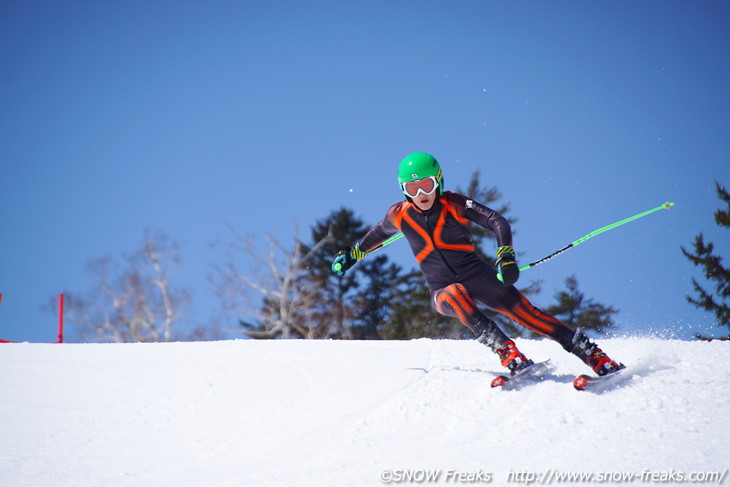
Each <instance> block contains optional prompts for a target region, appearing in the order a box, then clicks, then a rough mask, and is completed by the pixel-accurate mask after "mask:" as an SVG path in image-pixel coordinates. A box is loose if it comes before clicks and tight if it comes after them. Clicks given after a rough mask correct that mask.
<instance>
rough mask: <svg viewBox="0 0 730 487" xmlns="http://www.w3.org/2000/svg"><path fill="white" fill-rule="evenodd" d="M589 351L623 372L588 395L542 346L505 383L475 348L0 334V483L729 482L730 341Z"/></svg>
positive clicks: (644, 342)
mask: <svg viewBox="0 0 730 487" xmlns="http://www.w3.org/2000/svg"><path fill="white" fill-rule="evenodd" d="M600 344H601V346H602V348H603V349H604V350H606V351H607V352H609V354H610V355H611V356H612V357H614V358H615V359H617V360H620V361H622V362H624V363H625V364H627V365H628V366H629V370H627V372H626V373H625V374H624V375H625V377H622V378H620V379H619V380H618V381H616V382H615V383H614V384H612V385H611V386H610V387H609V388H608V389H607V390H605V391H602V392H600V393H592V392H578V391H575V390H574V389H573V387H572V384H571V382H572V380H573V378H574V377H575V376H576V375H577V374H581V373H586V372H587V370H588V369H587V368H586V367H585V366H584V365H582V364H581V363H580V362H579V361H578V360H577V359H576V358H575V357H573V356H571V355H569V354H567V353H565V352H564V351H563V350H562V349H561V348H560V347H559V346H558V345H557V344H555V343H553V342H550V341H546V340H540V341H536V340H520V341H519V343H518V345H519V346H520V348H521V350H522V351H523V352H524V353H525V354H526V355H528V356H529V357H531V358H533V359H534V360H543V359H546V358H551V359H552V364H553V368H552V370H550V371H549V372H548V373H547V374H546V376H545V380H543V381H541V382H536V383H530V384H526V385H525V386H523V387H521V388H520V389H519V390H515V391H505V390H498V389H496V390H493V389H491V388H490V387H489V383H490V381H491V379H492V377H493V376H494V375H495V374H497V373H502V368H501V366H500V365H499V363H498V362H497V360H496V358H495V356H493V355H492V354H491V353H490V352H488V351H487V350H486V349H485V348H484V347H483V346H481V345H479V344H478V343H476V342H471V341H449V340H427V339H423V340H414V341H405V342H394V341H383V342H378V341H372V342H352V341H253V340H237V341H226V342H205V343H170V344H126V345H119V344H84V345H72V344H67V345H50V344H3V345H1V346H0V391H2V392H0V394H2V400H0V411H1V412H2V414H1V418H2V422H0V485H3V486H16V487H17V486H29V487H30V486H33V487H36V486H73V487H77V486H87V487H88V486H100V487H101V486H103V487H110V486H135V487H138V486H155V487H159V486H171V487H172V486H174V487H185V486H274V485H277V486H278V485H291V486H294V485H296V486H310V485H311V486H345V485H355V486H358V485H363V486H369V485H383V484H384V483H387V482H393V483H432V484H439V483H440V484H444V485H445V484H459V483H465V484H474V483H492V484H493V485H505V484H507V483H524V484H527V483H530V482H542V483H546V484H547V483H553V482H555V483H557V482H558V479H559V478H563V477H560V476H561V475H578V474H583V475H588V476H591V477H590V479H588V478H587V477H586V478H584V479H583V481H579V480H575V479H574V480H573V481H572V482H571V483H572V484H573V485H582V484H583V483H585V484H588V483H591V482H594V483H595V482H596V481H601V483H604V484H608V485H611V484H612V483H616V484H621V483H626V482H627V481H626V480H625V477H620V476H622V475H623V476H627V475H628V476H631V475H634V477H633V481H634V482H637V483H642V482H643V483H649V482H654V481H661V480H665V481H669V482H671V481H672V480H675V481H676V480H677V479H678V478H679V477H678V476H679V475H682V476H683V477H682V478H684V479H685V480H686V479H687V478H689V476H690V475H694V477H693V478H694V479H695V480H700V479H704V480H713V479H717V480H720V481H723V482H724V481H726V480H727V479H726V478H727V477H728V476H729V475H728V472H727V467H728V466H730V465H728V451H730V394H728V392H730V342H717V341H715V342H711V343H708V342H685V341H676V340H657V339H646V338H643V339H620V338H615V339H607V340H600ZM429 476H430V477H429ZM652 476H654V477H652ZM661 476H663V477H661ZM671 476H673V477H671ZM712 476H715V477H712ZM716 476H720V477H719V478H717V477H716ZM589 480H590V481H589ZM713 483H717V482H713Z"/></svg>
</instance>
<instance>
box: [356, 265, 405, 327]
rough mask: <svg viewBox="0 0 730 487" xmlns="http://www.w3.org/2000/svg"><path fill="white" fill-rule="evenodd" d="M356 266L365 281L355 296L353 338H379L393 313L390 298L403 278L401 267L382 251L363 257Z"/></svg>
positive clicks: (391, 299)
mask: <svg viewBox="0 0 730 487" xmlns="http://www.w3.org/2000/svg"><path fill="white" fill-rule="evenodd" d="M355 268H359V269H358V270H359V271H360V272H361V274H362V277H363V280H364V284H363V286H362V287H361V291H360V293H359V294H358V295H357V296H355V298H354V306H355V310H356V311H355V315H354V320H353V330H354V338H356V339H358V340H368V339H382V338H384V335H385V331H386V329H387V328H388V326H389V325H388V324H389V323H390V320H391V315H392V314H393V301H394V299H396V293H397V289H398V284H399V283H400V281H401V280H402V276H401V272H402V269H401V267H400V266H399V265H397V264H394V263H390V262H389V260H388V257H386V256H385V255H382V254H381V255H377V256H371V257H369V258H367V259H365V260H363V261H362V262H360V263H359V264H358V265H357V266H355ZM355 268H353V269H350V271H348V272H352V271H353V270H354V269H355Z"/></svg>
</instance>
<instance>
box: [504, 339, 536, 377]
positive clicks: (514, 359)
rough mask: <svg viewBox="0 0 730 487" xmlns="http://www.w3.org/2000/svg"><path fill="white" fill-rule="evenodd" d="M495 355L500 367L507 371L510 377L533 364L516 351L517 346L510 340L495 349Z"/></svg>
mask: <svg viewBox="0 0 730 487" xmlns="http://www.w3.org/2000/svg"><path fill="white" fill-rule="evenodd" d="M497 355H499V358H500V360H501V361H502V365H503V366H505V367H507V368H508V369H509V372H510V374H511V375H515V374H516V373H517V372H519V371H520V370H522V369H524V368H525V367H527V366H528V365H532V364H533V363H534V362H533V361H532V360H530V359H528V358H527V357H525V356H524V355H523V354H522V353H521V352H520V351H519V350H517V346H516V345H515V342H513V341H512V340H507V341H506V342H504V343H503V344H502V346H500V347H499V348H498V349H497Z"/></svg>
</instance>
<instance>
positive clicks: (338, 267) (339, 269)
mask: <svg viewBox="0 0 730 487" xmlns="http://www.w3.org/2000/svg"><path fill="white" fill-rule="evenodd" d="M364 257H365V252H363V251H362V250H360V244H359V243H356V244H355V248H354V249H352V250H350V247H345V250H340V251H339V252H337V255H335V258H334V260H333V261H332V272H334V273H335V274H337V275H338V276H344V275H345V272H347V269H349V268H350V267H352V266H354V265H355V264H356V263H357V262H358V261H360V260H362V259H363V258H364Z"/></svg>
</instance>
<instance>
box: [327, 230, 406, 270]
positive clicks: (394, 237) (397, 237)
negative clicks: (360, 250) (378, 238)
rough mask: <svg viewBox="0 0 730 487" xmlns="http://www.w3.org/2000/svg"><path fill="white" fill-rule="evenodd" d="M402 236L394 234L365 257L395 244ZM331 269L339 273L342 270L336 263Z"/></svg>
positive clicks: (366, 253)
mask: <svg viewBox="0 0 730 487" xmlns="http://www.w3.org/2000/svg"><path fill="white" fill-rule="evenodd" d="M402 236H403V234H402V233H396V234H395V235H393V236H392V237H390V238H389V239H388V240H386V241H385V242H383V243H382V244H380V246H379V247H375V248H374V249H373V250H371V251H370V252H365V256H368V255H370V254H372V253H373V252H375V251H376V250H378V249H382V248H383V247H385V246H386V245H388V244H392V243H393V242H395V241H396V240H398V239H399V238H401V237H402ZM332 269H333V270H335V271H339V270H340V269H342V264H340V263H339V262H338V263H336V264H335V265H333V266H332Z"/></svg>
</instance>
